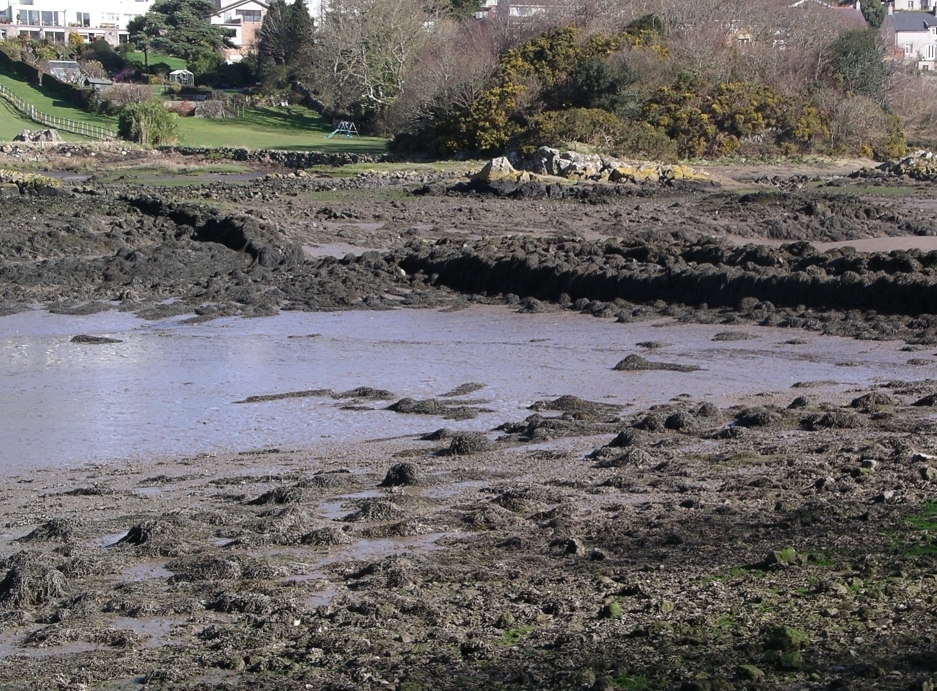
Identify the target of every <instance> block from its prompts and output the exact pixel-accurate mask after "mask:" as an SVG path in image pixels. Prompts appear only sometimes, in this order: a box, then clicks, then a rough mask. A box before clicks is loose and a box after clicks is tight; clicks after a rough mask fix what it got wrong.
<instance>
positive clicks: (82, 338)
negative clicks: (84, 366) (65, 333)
mask: <svg viewBox="0 0 937 691" xmlns="http://www.w3.org/2000/svg"><path fill="white" fill-rule="evenodd" d="M70 342H71V343H83V344H85V345H105V344H108V343H122V341H121V340H120V339H117V338H107V337H105V336H86V335H85V334H79V335H78V336H72V337H71V339H70Z"/></svg>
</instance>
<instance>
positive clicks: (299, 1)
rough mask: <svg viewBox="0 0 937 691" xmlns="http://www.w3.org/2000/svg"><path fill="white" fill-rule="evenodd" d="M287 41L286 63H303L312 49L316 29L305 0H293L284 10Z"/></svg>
mask: <svg viewBox="0 0 937 691" xmlns="http://www.w3.org/2000/svg"><path fill="white" fill-rule="evenodd" d="M286 21H287V29H288V31H287V41H286V49H287V52H286V62H287V64H288V65H299V64H303V63H305V62H306V61H307V60H308V59H309V57H310V53H311V50H312V40H313V33H314V32H315V30H316V27H315V24H313V22H312V17H310V16H309V8H308V7H307V6H306V0H293V4H292V5H290V6H289V9H288V10H287V12H286Z"/></svg>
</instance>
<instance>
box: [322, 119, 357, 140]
mask: <svg viewBox="0 0 937 691" xmlns="http://www.w3.org/2000/svg"><path fill="white" fill-rule="evenodd" d="M332 127H333V128H334V129H333V130H332V133H331V134H327V135H325V138H326V139H331V138H332V137H334V136H335V135H336V134H344V135H345V138H346V139H351V138H352V137H360V136H361V135H360V134H358V128H357V127H355V123H353V122H352V121H351V120H335V121H333V122H332Z"/></svg>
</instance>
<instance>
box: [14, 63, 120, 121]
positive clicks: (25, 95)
mask: <svg viewBox="0 0 937 691" xmlns="http://www.w3.org/2000/svg"><path fill="white" fill-rule="evenodd" d="M0 84H3V86H5V87H6V88H8V89H9V90H10V91H12V92H13V93H14V94H16V95H17V96H19V97H20V98H21V99H23V100H24V101H26V102H27V103H29V104H31V105H34V106H36V110H38V111H41V112H43V113H45V114H46V115H54V116H56V117H59V118H66V119H68V120H74V121H75V122H86V123H89V124H92V125H100V126H102V127H110V128H116V127H117V120H116V119H115V118H105V117H101V116H99V115H94V114H92V113H89V112H88V111H86V110H83V109H81V108H76V107H75V106H73V105H72V104H71V103H68V102H67V101H63V100H62V99H60V98H59V97H58V96H55V95H54V94H52V93H51V92H49V91H46V90H45V89H43V88H42V87H40V86H36V85H35V84H30V83H29V82H27V81H25V80H23V79H20V78H18V77H13V76H10V75H9V74H7V73H5V72H0ZM37 126H38V125H36V124H35V123H34V126H33V129H36V127H37Z"/></svg>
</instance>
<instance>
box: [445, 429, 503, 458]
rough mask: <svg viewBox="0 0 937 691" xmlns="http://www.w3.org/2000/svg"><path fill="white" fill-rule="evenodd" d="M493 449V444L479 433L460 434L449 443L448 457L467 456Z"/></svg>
mask: <svg viewBox="0 0 937 691" xmlns="http://www.w3.org/2000/svg"><path fill="white" fill-rule="evenodd" d="M493 448H494V442H492V441H491V440H490V439H489V438H488V437H486V436H485V435H484V434H481V433H480V432H460V433H459V434H456V435H455V436H453V437H452V441H451V442H450V443H449V449H448V453H449V455H450V456H467V455H469V454H473V453H482V452H483V451H489V450H490V449H493Z"/></svg>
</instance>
